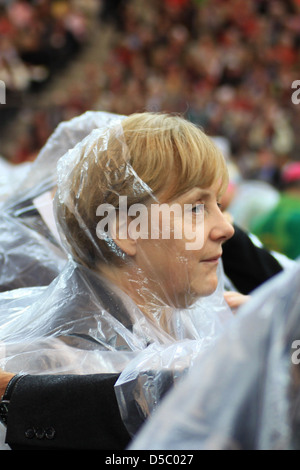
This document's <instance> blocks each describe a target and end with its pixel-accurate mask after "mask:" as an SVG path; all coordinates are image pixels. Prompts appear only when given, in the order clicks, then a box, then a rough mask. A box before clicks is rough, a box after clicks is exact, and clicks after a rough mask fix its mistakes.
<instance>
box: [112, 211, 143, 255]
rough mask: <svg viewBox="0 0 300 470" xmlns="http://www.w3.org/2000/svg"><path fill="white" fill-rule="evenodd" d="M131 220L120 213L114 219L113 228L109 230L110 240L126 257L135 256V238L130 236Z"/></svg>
mask: <svg viewBox="0 0 300 470" xmlns="http://www.w3.org/2000/svg"><path fill="white" fill-rule="evenodd" d="M130 221H131V218H130V217H128V216H127V214H122V213H121V212H120V211H119V212H118V214H117V217H116V219H115V223H114V226H113V227H112V228H111V234H110V235H111V238H112V239H113V241H114V242H115V243H116V245H118V247H119V248H120V249H121V250H122V251H124V253H126V254H127V255H128V256H135V255H136V251H137V241H136V238H134V237H132V236H130V230H129V224H130Z"/></svg>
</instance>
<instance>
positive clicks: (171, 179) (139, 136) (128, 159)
mask: <svg viewBox="0 0 300 470" xmlns="http://www.w3.org/2000/svg"><path fill="white" fill-rule="evenodd" d="M120 129H121V132H120ZM104 144H105V145H104ZM217 182H218V183H219V184H220V194H221V193H222V192H223V191H224V190H225V189H226V187H227V184H228V174H227V167H226V162H225V160H224V157H223V156H222V154H221V152H220V150H219V149H218V148H217V146H216V145H215V144H214V142H213V141H212V140H211V139H210V138H209V137H208V136H207V135H206V134H205V133H204V132H203V131H202V130H200V129H199V128H198V127H197V126H195V125H194V124H192V123H191V122H189V121H187V120H185V119H184V118H182V117H180V116H173V115H168V114H163V113H138V114H133V115H131V116H129V117H127V118H125V119H124V120H122V122H121V127H120V126H115V127H112V128H111V129H109V130H108V133H106V134H101V135H99V137H98V138H97V139H96V140H95V141H94V142H93V144H92V145H91V143H90V142H89V141H88V140H87V142H86V143H85V144H84V145H82V148H81V150H80V158H79V161H78V162H77V163H76V164H75V166H74V168H73V169H72V172H71V176H70V177H69V179H68V181H67V184H69V187H68V189H67V190H68V199H69V200H71V201H72V208H70V205H67V204H66V203H64V202H59V200H57V205H56V216H57V219H58V223H59V225H60V226H61V229H62V231H63V232H64V235H65V237H66V239H67V242H68V245H69V247H70V248H71V251H72V254H73V256H74V257H75V259H76V260H78V261H80V262H81V263H83V264H85V265H87V266H89V267H90V268H94V267H95V266H96V265H97V264H98V263H99V262H101V261H102V262H117V260H119V261H120V260H121V259H122V257H123V258H124V254H123V253H120V250H119V249H118V247H117V246H116V244H115V243H114V242H113V241H112V240H110V241H107V240H101V239H99V238H97V236H96V227H97V223H98V222H99V217H97V216H96V211H97V207H98V206H99V205H100V204H112V205H113V206H114V207H116V208H117V207H118V203H119V196H127V204H128V207H130V205H132V204H134V203H143V202H146V201H147V200H149V198H150V197H151V196H152V197H153V195H154V196H157V195H163V198H164V201H161V202H168V201H170V200H171V199H172V198H175V197H176V196H179V195H180V194H183V193H184V192H186V191H187V190H189V189H191V188H193V187H200V188H208V187H210V186H211V185H212V184H214V183H217ZM120 255H121V256H120Z"/></svg>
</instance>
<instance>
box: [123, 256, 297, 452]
mask: <svg viewBox="0 0 300 470" xmlns="http://www.w3.org/2000/svg"><path fill="white" fill-rule="evenodd" d="M299 291H300V264H299V262H298V265H294V266H292V267H291V268H290V269H288V270H285V271H284V272H283V273H281V274H279V275H277V276H276V277H275V278H274V279H272V280H270V281H269V282H268V283H267V284H265V285H263V286H261V287H260V288H259V289H257V291H256V292H255V294H254V295H253V297H252V299H251V301H250V302H249V303H248V304H246V305H244V306H243V307H242V308H241V309H240V311H239V315H238V318H236V319H235V322H234V324H233V325H232V327H231V328H229V329H228V330H227V331H226V332H224V334H223V335H222V336H221V337H220V338H219V339H218V340H217V341H216V342H215V344H214V346H213V348H212V349H210V348H209V349H208V350H207V351H206V352H205V353H204V354H203V355H202V356H201V357H199V358H198V360H197V361H195V363H194V365H193V367H192V368H191V369H190V371H189V373H188V375H187V377H185V378H184V380H183V381H182V383H181V384H180V385H179V386H178V388H177V389H174V390H173V391H172V392H170V395H169V396H167V397H166V400H165V401H164V402H161V407H160V409H158V410H157V412H156V415H153V416H152V418H151V419H150V420H149V421H148V422H147V423H146V425H145V427H144V428H143V429H142V430H141V432H140V434H139V435H138V436H137V438H136V440H135V441H134V442H133V443H132V445H131V449H133V450H137V449H145V450H146V449H147V450H150V449H151V450H153V449H165V450H171V449H173V450H185V449H189V450H203V449H209V450H220V449H221V450H293V449H297V450H299V449H300V380H299V378H300V297H299Z"/></svg>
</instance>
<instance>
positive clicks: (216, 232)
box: [211, 212, 234, 242]
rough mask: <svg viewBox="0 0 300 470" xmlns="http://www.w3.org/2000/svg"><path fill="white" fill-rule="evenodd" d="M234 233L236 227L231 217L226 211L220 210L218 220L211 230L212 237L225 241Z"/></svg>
mask: <svg viewBox="0 0 300 470" xmlns="http://www.w3.org/2000/svg"><path fill="white" fill-rule="evenodd" d="M233 234H234V228H233V225H232V223H231V222H230V220H229V217H228V216H227V215H226V214H225V213H223V212H219V217H218V220H217V221H216V224H215V226H214V227H213V229H212V231H211V237H212V238H213V239H214V240H220V241H222V242H225V241H226V240H229V238H231V237H232V236H233Z"/></svg>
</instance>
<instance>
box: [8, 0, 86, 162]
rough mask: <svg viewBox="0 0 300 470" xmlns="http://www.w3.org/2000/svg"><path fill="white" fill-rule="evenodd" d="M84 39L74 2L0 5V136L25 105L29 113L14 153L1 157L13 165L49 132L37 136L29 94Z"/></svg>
mask: <svg viewBox="0 0 300 470" xmlns="http://www.w3.org/2000/svg"><path fill="white" fill-rule="evenodd" d="M86 41H87V18H86V15H85V14H84V10H82V9H81V8H79V7H78V6H77V4H76V2H75V1H69V0H54V1H50V0H2V1H1V2H0V79H1V80H2V81H3V82H4V83H5V89H6V104H5V106H2V107H1V110H0V124H1V131H2V134H3V132H5V128H6V125H7V124H8V123H9V122H11V121H12V120H13V119H15V117H16V115H17V114H18V112H20V111H24V108H26V107H28V110H27V109H26V111H27V112H28V113H29V117H28V120H29V123H28V129H27V132H26V134H27V135H26V136H20V143H19V147H17V150H16V154H15V155H9V156H6V155H4V156H5V157H8V158H9V159H10V160H13V161H14V162H20V161H23V160H27V159H30V158H31V154H32V153H33V154H34V153H35V151H37V150H39V149H40V148H41V146H42V145H43V144H44V142H45V140H46V139H47V138H48V137H49V131H48V130H47V131H46V132H42V134H41V136H39V132H40V129H41V124H42V123H43V121H44V119H43V116H42V113H40V112H38V111H37V110H36V109H35V110H32V109H31V108H30V104H32V103H30V99H29V98H28V95H29V93H33V92H38V91H41V90H43V89H44V88H45V87H46V86H47V85H48V84H49V83H50V82H51V81H52V79H53V78H55V77H56V76H57V75H58V74H59V72H60V71H61V70H62V69H63V68H65V67H66V66H67V65H68V64H69V63H70V61H71V60H72V59H74V58H75V57H76V56H77V54H78V52H79V51H80V50H81V48H82V47H83V45H84V44H85V42H86ZM27 98H28V99H27ZM27 101H28V103H27ZM41 118H42V119H41ZM40 119H41V121H42V122H41V124H38V121H39V120H40ZM56 124H57V122H56V120H54V122H52V123H51V121H50V122H49V124H48V127H50V128H51V130H53V127H55V126H56ZM50 133H51V132H50ZM16 138H18V137H17V136H16Z"/></svg>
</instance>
